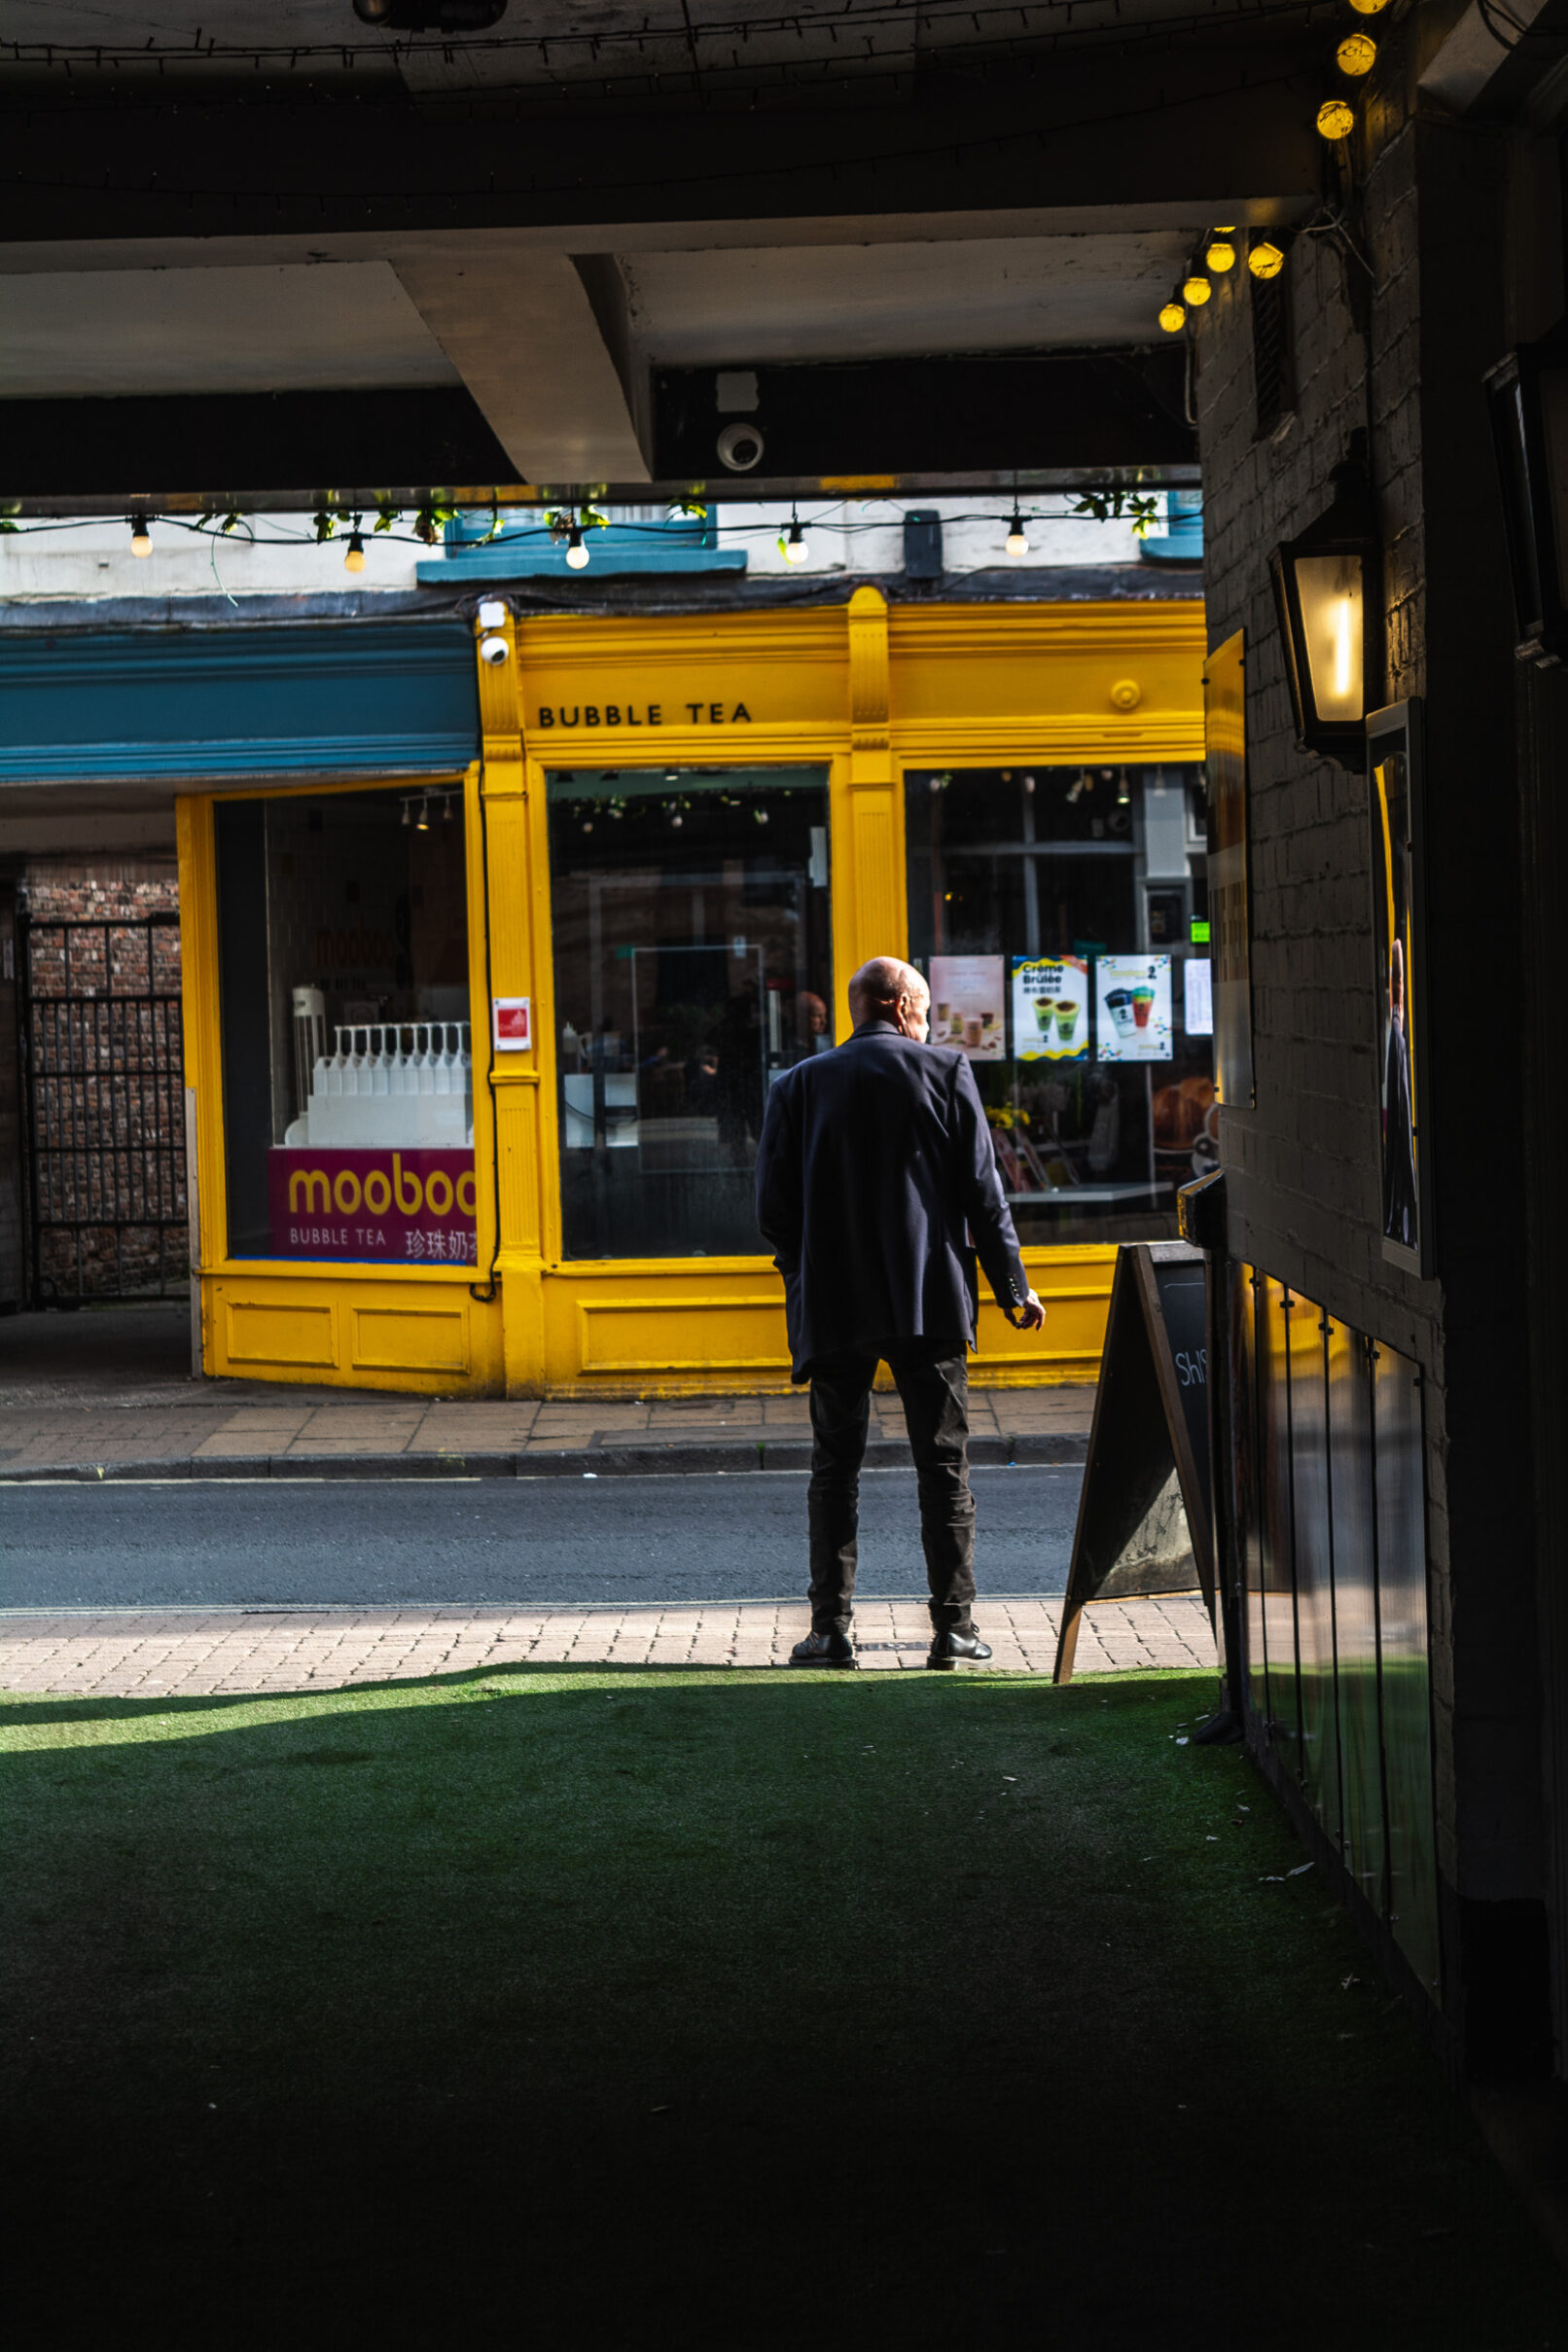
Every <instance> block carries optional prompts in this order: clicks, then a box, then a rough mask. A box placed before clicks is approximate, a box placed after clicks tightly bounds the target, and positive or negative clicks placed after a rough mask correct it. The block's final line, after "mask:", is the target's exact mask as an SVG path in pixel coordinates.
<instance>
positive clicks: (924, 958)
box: [906, 766, 1218, 1243]
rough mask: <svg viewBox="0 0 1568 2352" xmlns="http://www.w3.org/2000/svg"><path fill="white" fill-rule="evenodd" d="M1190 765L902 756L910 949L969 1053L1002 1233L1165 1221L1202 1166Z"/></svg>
mask: <svg viewBox="0 0 1568 2352" xmlns="http://www.w3.org/2000/svg"><path fill="white" fill-rule="evenodd" d="M1202 779H1203V771H1202V769H1201V767H1197V766H1146V767H1137V766H1134V767H1069V768H1051V767H1034V768H1029V769H1025V768H980V769H973V768H972V769H952V770H931V769H925V770H911V771H910V772H909V774H908V775H907V777H906V795H907V798H906V824H907V839H908V855H909V942H910V952H911V959H912V961H913V962H914V963H916V964H917V965H918V966H919V968H920V970H921V971H922V972H923V973H924V974H925V976H926V978H927V980H928V981H929V982H930V986H931V994H932V1036H933V1039H934V1040H936V1041H937V1042H939V1043H942V1044H946V1045H955V1046H960V1047H962V1049H963V1051H965V1052H966V1053H967V1054H968V1055H969V1057H970V1060H971V1062H972V1063H973V1065H974V1070H975V1077H976V1080H977V1082H978V1084H979V1086H980V1097H981V1100H982V1101H983V1102H984V1104H985V1106H986V1111H987V1114H988V1116H989V1118H990V1121H991V1127H992V1132H993V1134H994V1136H995V1138H996V1146H997V1159H998V1162H999V1165H1000V1167H1001V1170H1002V1177H1003V1182H1004V1184H1005V1186H1006V1188H1007V1191H1008V1194H1009V1196H1010V1198H1011V1201H1012V1204H1013V1212H1014V1218H1015V1221H1016V1224H1017V1227H1018V1230H1019V1234H1020V1236H1021V1238H1022V1239H1023V1240H1025V1241H1032V1242H1037V1243H1038V1242H1090V1241H1112V1240H1134V1239H1139V1238H1145V1239H1147V1238H1149V1237H1151V1236H1158V1235H1161V1234H1173V1233H1174V1232H1175V1230H1176V1214H1175V1195H1176V1190H1177V1188H1178V1186H1180V1185H1183V1184H1186V1183H1188V1182H1189V1181H1190V1180H1191V1179H1192V1177H1193V1176H1194V1174H1201V1173H1203V1172H1205V1171H1206V1170H1207V1169H1208V1168H1209V1167H1211V1166H1212V1165H1213V1164H1214V1161H1215V1158H1216V1154H1217V1142H1216V1137H1217V1125H1218V1123H1217V1113H1216V1109H1215V1100H1214V1070H1213V1052H1212V1035H1211V1032H1212V1029H1213V1016H1212V1014H1211V1011H1210V1002H1209V986H1208V981H1209V965H1208V946H1207V939H1208V921H1207V916H1208V890H1207V881H1206V861H1205V856H1204V841H1203V832H1202V824H1203V797H1202V794H1203V782H1202Z"/></svg>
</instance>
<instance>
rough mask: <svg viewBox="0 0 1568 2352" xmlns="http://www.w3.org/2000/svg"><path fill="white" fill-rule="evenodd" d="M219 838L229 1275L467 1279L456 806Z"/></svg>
mask: <svg viewBox="0 0 1568 2352" xmlns="http://www.w3.org/2000/svg"><path fill="white" fill-rule="evenodd" d="M215 820H216V829H217V850H218V933H219V943H218V944H219V991H220V1020H221V1035H222V1047H223V1092H224V1131H225V1164H226V1169H227V1176H228V1195H229V1250H230V1255H231V1256H232V1257H235V1258H317V1259H319V1258H342V1259H355V1260H369V1261H371V1262H374V1263H383V1262H384V1263H390V1264H396V1265H428V1264H433V1263H434V1264H442V1265H446V1264H456V1265H473V1264H474V1262H475V1257H476V1241H475V1206H476V1191H475V1176H474V1058H473V1037H472V1033H471V1030H470V1027H469V996H468V909H467V894H466V888H465V869H464V856H463V832H464V826H463V796H462V792H461V790H460V789H459V788H457V787H453V788H451V789H450V790H445V789H443V790H432V791H423V792H343V793H326V794H323V795H322V796H321V797H320V798H319V799H311V798H310V797H308V796H305V795H299V796H296V795H290V796H289V797H288V798H286V799H279V800H269V801H224V802H219V803H218V805H217V808H216V810H215Z"/></svg>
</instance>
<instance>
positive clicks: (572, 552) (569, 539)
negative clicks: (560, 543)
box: [566, 522, 588, 572]
mask: <svg viewBox="0 0 1568 2352" xmlns="http://www.w3.org/2000/svg"><path fill="white" fill-rule="evenodd" d="M566 560H567V562H568V563H569V564H570V566H571V568H572V570H573V571H574V572H581V571H582V570H583V569H584V568H585V566H586V565H587V563H588V550H587V548H586V547H585V546H584V545H583V534H582V532H581V531H580V530H579V528H578V526H577V524H576V523H575V522H574V523H573V525H572V527H571V529H570V530H569V531H568V532H567V534H566Z"/></svg>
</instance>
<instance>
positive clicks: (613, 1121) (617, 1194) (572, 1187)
mask: <svg viewBox="0 0 1568 2352" xmlns="http://www.w3.org/2000/svg"><path fill="white" fill-rule="evenodd" d="M548 802H549V809H550V873H551V908H552V924H553V929H554V939H555V1023H556V1046H557V1062H558V1067H559V1072H560V1077H559V1086H560V1099H559V1116H560V1147H561V1219H562V1231H563V1237H564V1244H565V1254H566V1256H567V1257H568V1258H689V1257H692V1258H700V1257H725V1256H737V1257H756V1256H757V1255H758V1254H759V1253H760V1252H761V1250H762V1246H763V1244H762V1240H761V1236H760V1235H759V1233H758V1231H757V1221H756V1216H755V1212H754V1209H753V1205H752V1200H753V1169H754V1167H755V1165H756V1159H757V1139H758V1137H759V1135H760V1134H761V1132H762V1123H763V1107H764V1105H765V1103H766V1099H767V1089H768V1087H769V1086H771V1084H772V1082H773V1080H774V1078H775V1077H776V1076H777V1075H778V1073H779V1071H780V1070H783V1069H787V1068H788V1067H789V1065H790V1064H791V1063H792V1062H795V1061H799V1060H800V1059H801V1058H802V1056H803V1055H805V1054H808V1053H819V1052H822V1051H825V1050H826V1049H827V1048H828V1047H830V1046H831V1045H832V1044H833V1042H834V1040H833V967H832V959H831V942H830V930H829V892H828V775H827V770H826V768H823V767H728V768H715V767H683V768H667V769H666V768H660V769H659V770H656V771H646V770H631V769H623V770H620V771H619V772H618V771H616V770H614V769H605V770H599V769H573V770H570V771H556V772H554V773H552V775H551V776H550V778H549V783H548Z"/></svg>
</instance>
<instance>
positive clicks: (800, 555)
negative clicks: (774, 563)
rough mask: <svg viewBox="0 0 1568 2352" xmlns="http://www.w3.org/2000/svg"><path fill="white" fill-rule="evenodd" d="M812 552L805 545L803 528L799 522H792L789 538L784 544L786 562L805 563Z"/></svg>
mask: <svg viewBox="0 0 1568 2352" xmlns="http://www.w3.org/2000/svg"><path fill="white" fill-rule="evenodd" d="M810 552H811V550H810V549H809V548H808V547H807V546H806V544H805V533H804V531H803V530H802V528H801V525H800V524H799V522H792V523H791V524H790V530H789V537H788V538H787V539H786V540H785V542H784V560H785V562H786V563H804V562H805V561H806V559H807V558H808V556H809V555H810Z"/></svg>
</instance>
